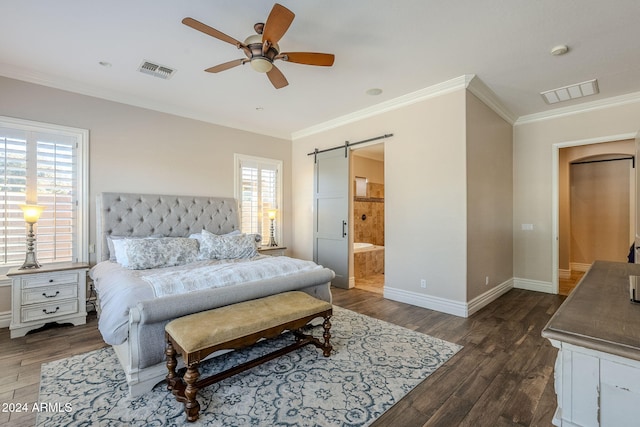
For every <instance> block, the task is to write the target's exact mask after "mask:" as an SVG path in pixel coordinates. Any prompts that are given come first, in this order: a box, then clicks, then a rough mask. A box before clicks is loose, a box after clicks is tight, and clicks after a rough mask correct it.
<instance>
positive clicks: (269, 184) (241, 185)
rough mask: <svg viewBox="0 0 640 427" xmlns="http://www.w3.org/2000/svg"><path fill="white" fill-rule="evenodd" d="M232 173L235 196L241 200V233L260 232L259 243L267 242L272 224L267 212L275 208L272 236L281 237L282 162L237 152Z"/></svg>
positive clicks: (279, 240) (277, 238) (278, 238)
mask: <svg viewBox="0 0 640 427" xmlns="http://www.w3.org/2000/svg"><path fill="white" fill-rule="evenodd" d="M234 160H235V174H236V186H235V194H236V198H237V199H238V200H239V201H240V213H241V225H240V228H241V230H242V232H243V233H258V234H261V235H262V243H263V244H264V245H266V244H267V243H268V241H269V227H270V225H271V223H270V220H269V217H268V215H267V212H268V211H269V210H271V209H277V214H276V219H275V239H276V242H278V243H280V242H281V241H282V239H281V236H282V234H281V232H280V229H281V226H282V223H281V218H282V215H281V212H280V206H281V205H280V198H281V194H282V179H281V177H282V161H280V160H273V159H265V158H262V157H251V156H245V155H243V154H236V155H235V156H234Z"/></svg>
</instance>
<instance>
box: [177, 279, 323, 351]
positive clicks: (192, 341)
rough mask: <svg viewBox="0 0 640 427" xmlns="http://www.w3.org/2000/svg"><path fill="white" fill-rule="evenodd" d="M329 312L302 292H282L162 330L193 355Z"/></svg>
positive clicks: (181, 320) (197, 315)
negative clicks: (237, 339)
mask: <svg viewBox="0 0 640 427" xmlns="http://www.w3.org/2000/svg"><path fill="white" fill-rule="evenodd" d="M329 309H331V304H330V303H328V302H326V301H322V300H319V299H316V298H314V297H312V296H310V295H308V294H306V293H304V292H300V291H292V292H284V293H281V294H276V295H271V296H268V297H265V298H260V299H255V300H251V301H245V302H241V303H237V304H232V305H227V306H224V307H219V308H216V309H213V310H209V311H203V312H200V313H195V314H191V315H188V316H185V317H180V318H178V319H175V320H172V321H171V322H169V323H168V324H167V326H166V327H165V330H166V332H167V333H168V334H169V335H170V336H171V337H172V338H173V340H174V341H175V342H176V344H178V345H179V346H180V347H182V349H184V350H185V351H186V352H187V353H193V352H196V351H200V350H203V349H206V348H208V347H212V346H216V345H218V344H222V343H225V342H228V341H231V340H234V339H236V338H241V337H244V336H246V335H250V334H253V333H256V332H260V331H263V330H266V329H269V328H272V327H275V326H278V325H282V324H284V323H287V322H291V321H294V320H297V319H301V318H303V317H306V316H311V315H314V314H317V313H322V312H324V311H326V310H329Z"/></svg>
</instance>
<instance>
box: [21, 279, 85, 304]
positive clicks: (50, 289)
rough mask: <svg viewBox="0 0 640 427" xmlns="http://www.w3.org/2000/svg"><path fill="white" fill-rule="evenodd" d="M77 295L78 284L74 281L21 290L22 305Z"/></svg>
mask: <svg viewBox="0 0 640 427" xmlns="http://www.w3.org/2000/svg"><path fill="white" fill-rule="evenodd" d="M77 297H78V285H77V284H75V283H70V284H66V285H57V286H43V287H40V288H26V289H23V290H22V305H29V304H36V303H40V302H45V303H46V302H55V301H59V300H63V299H70V298H77Z"/></svg>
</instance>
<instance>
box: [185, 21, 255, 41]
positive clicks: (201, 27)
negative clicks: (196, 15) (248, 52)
mask: <svg viewBox="0 0 640 427" xmlns="http://www.w3.org/2000/svg"><path fill="white" fill-rule="evenodd" d="M182 23H183V24H184V25H186V26H187V27H191V28H193V29H194V30H198V31H200V32H201V33H205V34H207V35H209V36H211V37H215V38H217V39H218V40H222V41H223V42H227V43H231V44H232V45H234V46H236V47H237V48H240V47H242V46H244V44H242V43H241V42H239V41H238V40H236V39H234V38H233V37H231V36H228V35H226V34H225V33H223V32H222V31H218V30H216V29H215V28H212V27H210V26H208V25H207V24H203V23H202V22H200V21H196V20H195V19H193V18H184V19H183V20H182Z"/></svg>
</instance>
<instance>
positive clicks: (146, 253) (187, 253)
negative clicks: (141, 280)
mask: <svg viewBox="0 0 640 427" xmlns="http://www.w3.org/2000/svg"><path fill="white" fill-rule="evenodd" d="M113 246H114V249H115V254H116V260H117V261H118V263H119V264H121V265H122V266H123V267H126V268H129V269H131V270H146V269H148V268H160V267H171V266H173V265H182V264H188V263H190V262H193V261H195V260H196V259H197V258H198V241H197V240H195V239H188V238H186V237H162V238H158V239H122V240H114V241H113Z"/></svg>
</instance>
